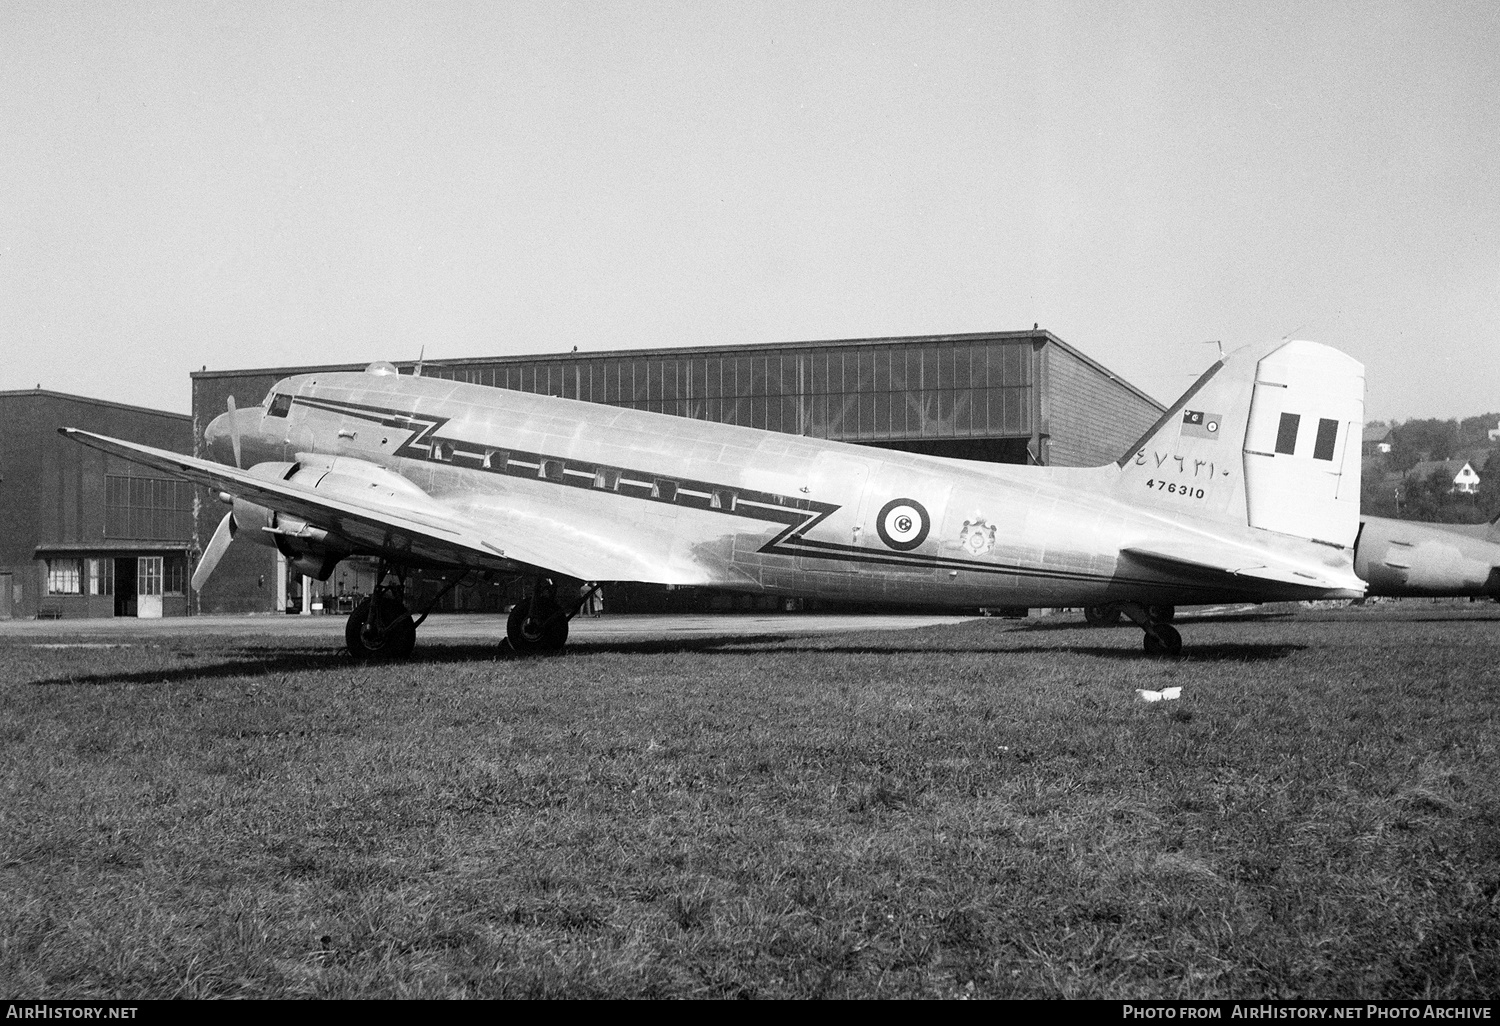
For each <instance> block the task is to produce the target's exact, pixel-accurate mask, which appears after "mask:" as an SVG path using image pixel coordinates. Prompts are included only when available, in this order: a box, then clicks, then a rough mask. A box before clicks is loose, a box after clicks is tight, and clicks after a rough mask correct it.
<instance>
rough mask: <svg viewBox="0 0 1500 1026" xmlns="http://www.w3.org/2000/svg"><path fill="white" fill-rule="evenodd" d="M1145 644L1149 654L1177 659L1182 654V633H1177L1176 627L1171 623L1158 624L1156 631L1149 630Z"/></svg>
mask: <svg viewBox="0 0 1500 1026" xmlns="http://www.w3.org/2000/svg"><path fill="white" fill-rule="evenodd" d="M1144 644H1145V648H1146V654H1147V655H1149V656H1163V655H1164V656H1171V657H1172V658H1174V659H1175V658H1177V657H1178V656H1180V655H1182V635H1181V634H1178V633H1177V628H1176V627H1172V626H1170V625H1169V624H1164V623H1161V624H1157V625H1156V629H1155V633H1152V632H1151V631H1147V632H1146V640H1145V643H1144Z"/></svg>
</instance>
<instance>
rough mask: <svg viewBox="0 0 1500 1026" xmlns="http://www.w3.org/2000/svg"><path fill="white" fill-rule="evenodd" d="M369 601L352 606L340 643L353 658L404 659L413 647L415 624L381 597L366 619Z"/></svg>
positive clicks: (391, 601) (403, 609) (401, 609)
mask: <svg viewBox="0 0 1500 1026" xmlns="http://www.w3.org/2000/svg"><path fill="white" fill-rule="evenodd" d="M371 601H372V600H371V599H365V600H364V601H363V602H361V603H360V604H359V605H357V606H355V607H354V612H352V613H350V614H349V619H348V621H347V622H346V623H345V624H344V644H346V645H348V646H349V654H350V655H352V656H353V657H354V658H356V659H405V658H406V657H407V656H409V655H411V651H412V649H413V648H415V647H416V644H417V625H416V624H415V623H413V622H412V618H411V614H410V613H408V612H407V611H406V607H405V606H403V605H402V604H401V603H399V602H397V601H396V600H395V599H389V598H382V599H380V600H379V605H377V606H376V607H375V615H374V616H373V617H371V616H370V603H371Z"/></svg>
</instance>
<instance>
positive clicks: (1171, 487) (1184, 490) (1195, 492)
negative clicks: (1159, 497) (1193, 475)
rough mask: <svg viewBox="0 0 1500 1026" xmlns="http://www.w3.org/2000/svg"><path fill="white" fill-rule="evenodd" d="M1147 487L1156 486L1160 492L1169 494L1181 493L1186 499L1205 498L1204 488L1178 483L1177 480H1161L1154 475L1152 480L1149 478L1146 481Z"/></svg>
mask: <svg viewBox="0 0 1500 1026" xmlns="http://www.w3.org/2000/svg"><path fill="white" fill-rule="evenodd" d="M1146 487H1147V488H1155V489H1156V490H1157V491H1159V492H1166V493H1167V494H1169V495H1180V496H1182V497H1183V498H1184V499H1201V498H1203V489H1202V488H1191V487H1189V486H1188V485H1180V484H1177V483H1176V482H1175V481H1166V480H1160V481H1159V480H1157V479H1156V478H1154V477H1153V478H1152V479H1151V480H1149V481H1147V482H1146Z"/></svg>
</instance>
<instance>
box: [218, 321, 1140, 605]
mask: <svg viewBox="0 0 1500 1026" xmlns="http://www.w3.org/2000/svg"><path fill="white" fill-rule="evenodd" d="M380 355H386V354H376V356H377V358H378V357H379V356H380ZM398 366H399V368H400V370H401V371H402V373H407V374H409V373H412V371H413V369H414V366H413V364H412V363H402V364H398ZM362 367H363V365H355V364H350V365H342V366H320V367H282V368H268V369H259V370H226V371H217V370H215V371H209V370H204V371H199V372H196V373H194V374H193V375H192V382H193V436H194V438H195V439H197V440H199V441H198V444H199V445H200V447H201V439H202V436H203V428H204V427H206V426H207V425H208V422H209V421H210V420H212V419H213V418H214V417H215V416H217V415H218V414H220V413H222V412H223V411H224V410H225V408H226V405H227V402H228V399H229V397H230V396H233V397H234V398H235V400H236V402H237V404H238V405H239V406H242V407H243V406H248V405H251V404H254V403H258V402H260V400H261V398H262V397H263V396H264V395H265V394H266V393H267V392H268V391H270V389H271V386H272V385H273V384H275V383H276V382H277V381H278V380H280V379H281V378H284V377H287V376H289V375H292V374H301V373H307V372H311V371H322V372H327V371H335V370H361V369H362ZM422 373H423V374H424V375H426V376H428V377H441V378H452V379H455V380H459V381H467V382H471V383H474V384H480V385H494V386H498V387H501V388H512V389H518V390H521V391H526V392H536V393H542V394H546V395H558V396H564V397H567V398H570V399H582V400H586V401H590V402H597V403H605V404H608V405H612V406H626V407H631V408H634V409H642V410H650V411H654V412H658V413H667V414H673V415H675V416H679V417H688V418H693V419H698V420H713V421H720V422H723V423H729V424H739V425H742V426H747V427H757V428H765V429H768V430H771V431H786V432H790V433H793V434H800V435H808V436H810V437H814V438H828V439H833V440H836V441H841V442H853V443H858V444H867V445H875V446H881V447H884V448H890V449H904V450H908V451H913V452H922V453H928V454H932V455H939V456H951V457H958V458H962V459H974V460H988V461H992V462H998V463H1027V462H1032V463H1039V464H1054V465H1057V466H1069V467H1077V466H1091V465H1098V464H1103V463H1107V462H1109V461H1111V460H1114V459H1117V458H1118V457H1119V456H1120V454H1121V452H1122V451H1123V450H1124V448H1125V446H1127V445H1129V444H1130V443H1131V442H1132V441H1134V440H1135V439H1136V438H1138V437H1140V435H1142V434H1143V433H1144V432H1145V431H1146V429H1147V428H1149V427H1150V426H1151V425H1152V424H1153V423H1154V422H1155V421H1156V419H1157V418H1158V417H1159V416H1161V413H1162V410H1163V407H1162V406H1161V404H1160V403H1158V402H1156V401H1155V400H1154V399H1152V398H1151V397H1150V396H1148V395H1146V394H1145V393H1144V392H1142V391H1141V390H1140V389H1138V388H1136V387H1134V386H1133V385H1130V384H1129V383H1127V382H1125V381H1123V380H1121V379H1120V378H1119V377H1117V376H1116V375H1115V374H1113V373H1111V372H1110V371H1109V370H1107V369H1106V368H1105V367H1103V366H1102V365H1100V364H1099V363H1098V362H1097V361H1095V360H1093V359H1090V358H1089V357H1088V356H1085V355H1084V354H1083V353H1081V352H1079V351H1078V350H1077V349H1074V348H1073V347H1072V346H1069V345H1068V344H1067V343H1065V342H1063V341H1062V340H1061V339H1060V338H1058V337H1057V336H1055V335H1053V334H1052V333H1051V332H1049V331H1044V330H1032V331H1019V332H986V333H980V334H964V335H925V336H910V337H901V338H877V339H855V340H840V341H828V342H792V343H781V344H774V345H755V346H715V347H703V348H682V349H676V348H674V349H654V350H631V351H623V352H603V353H578V352H573V353H560V354H544V355H534V356H511V357H481V358H475V359H464V360H432V361H428V362H426V363H425V364H424V365H423V367H422ZM200 454H201V453H200ZM223 514H224V508H223V507H222V506H220V505H219V504H218V503H214V502H203V503H201V505H200V511H199V513H198V516H197V520H196V540H197V541H198V542H199V543H206V542H207V541H208V539H209V537H210V536H211V535H212V534H213V531H214V528H215V527H216V526H217V523H218V521H219V519H220V518H222V516H223ZM372 577H373V575H372V573H371V571H370V570H369V569H368V568H361V567H360V566H359V564H358V563H357V562H355V561H347V562H345V563H344V564H341V565H340V568H339V570H338V571H337V572H336V573H335V576H334V577H333V579H331V580H330V581H327V582H324V583H322V584H319V583H318V582H310V581H308V582H304V581H302V580H299V579H297V578H296V577H295V575H293V576H292V578H291V579H289V578H288V576H287V572H286V565H285V561H284V560H283V559H281V557H280V556H279V555H278V554H277V553H276V552H275V551H274V550H272V549H269V548H263V547H259V546H249V545H236V546H231V548H230V549H229V551H228V553H227V554H226V555H225V557H224V560H223V561H222V562H221V563H220V564H219V568H218V569H217V570H216V571H215V573H214V576H213V578H212V579H210V580H209V582H208V583H207V585H206V586H205V588H204V591H203V594H202V595H201V596H199V602H200V605H201V610H202V611H203V612H206V613H207V612H254V611H271V610H276V609H288V608H297V607H299V606H303V607H308V608H310V607H313V606H317V607H321V608H324V609H327V610H329V611H343V610H346V609H352V608H353V604H354V602H355V601H356V600H357V599H358V598H359V597H361V596H362V595H365V594H368V592H369V589H370V587H371V585H372ZM304 585H305V586H306V587H307V588H310V589H312V592H311V594H309V593H308V592H307V591H304V590H303V589H304ZM687 590H688V591H697V590H698V589H687ZM513 600H514V596H507V595H506V594H504V593H497V591H496V590H495V589H493V588H488V589H487V588H483V587H476V588H469V589H462V588H461V589H457V590H455V591H454V592H452V593H451V595H450V597H449V598H448V599H445V604H444V606H442V607H440V608H446V609H458V610H486V611H491V610H493V611H498V610H499V609H500V608H502V607H503V605H504V604H505V602H507V601H513ZM756 600H757V597H752V596H729V595H723V594H718V595H696V596H693V595H683V594H677V595H672V596H665V595H664V594H663V592H662V590H661V589H655V590H651V589H646V588H644V587H643V586H634V587H631V588H624V589H620V588H617V589H613V590H611V592H610V595H609V597H608V598H607V599H606V602H607V604H608V605H609V606H610V607H612V608H614V609H621V608H631V609H642V608H655V609H660V608H688V607H695V608H704V607H710V608H731V607H733V608H740V607H744V606H746V604H751V603H754V602H755V601H756ZM767 601H771V600H770V599H767Z"/></svg>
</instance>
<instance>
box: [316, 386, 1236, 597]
mask: <svg viewBox="0 0 1500 1026" xmlns="http://www.w3.org/2000/svg"><path fill="white" fill-rule="evenodd" d="M292 402H293V404H294V405H299V406H307V407H310V408H312V409H316V410H322V411H324V412H327V413H336V414H340V415H342V416H345V417H354V418H357V419H360V420H365V421H369V422H371V423H373V424H379V425H380V426H381V427H386V428H393V429H396V430H404V431H410V432H412V434H411V436H410V437H409V438H408V439H407V440H406V441H405V442H402V443H401V444H400V445H398V446H397V447H396V450H395V453H394V455H396V456H402V457H405V458H407V459H416V460H424V461H430V462H439V463H443V464H445V465H448V466H452V467H454V468H455V469H460V470H464V471H468V472H470V473H480V474H498V475H502V476H506V477H518V478H524V479H526V480H529V481H540V482H545V483H548V484H554V485H557V486H559V487H564V488H581V489H588V490H591V491H593V490H598V491H606V492H608V493H610V494H615V495H622V496H625V497H627V498H632V499H637V500H642V501H648V502H659V503H664V504H666V505H669V506H676V507H679V508H680V507H688V508H691V509H700V510H705V511H709V512H713V513H720V514H724V515H726V516H733V517H743V518H746V519H750V520H759V521H762V522H765V523H773V524H781V525H783V527H784V529H783V530H782V531H781V532H779V533H778V534H777V535H776V536H775V537H774V538H772V539H771V540H770V541H768V542H766V543H765V544H764V545H762V546H761V547H760V549H759V550H758V551H759V552H761V553H763V554H766V555H777V556H801V557H803V558H812V559H827V560H836V561H840V562H853V563H864V564H870V565H879V566H890V567H901V568H905V569H910V570H960V571H964V572H967V573H978V574H986V575H999V576H1006V577H1028V578H1034V579H1039V580H1053V581H1090V582H1096V583H1099V582H1114V583H1117V584H1142V585H1151V584H1160V583H1162V582H1161V581H1160V579H1158V578H1136V577H1121V576H1118V575H1111V574H1101V573H1089V572H1087V571H1081V570H1067V569H1062V568H1054V567H1039V566H1026V565H1023V564H1020V563H1001V562H980V561H979V560H975V559H963V558H958V557H953V556H939V555H933V554H924V553H921V552H900V551H896V550H890V551H886V550H880V549H869V548H862V547H859V546H855V545H845V544H840V543H837V542H827V541H819V540H817V539H812V538H807V537H805V535H806V534H807V532H809V531H811V530H812V529H813V528H814V527H816V526H817V525H818V524H820V523H822V522H823V521H824V520H826V519H827V518H828V517H830V516H832V515H833V514H834V513H836V512H837V511H838V510H840V509H842V508H843V507H842V506H841V505H839V504H838V503H831V502H822V501H819V500H816V499H803V498H797V497H794V496H785V495H776V494H773V493H771V492H758V491H750V490H746V489H743V488H739V487H737V486H733V485H723V484H716V483H714V482H710V481H691V480H684V479H683V478H680V477H675V476H672V475H667V474H655V473H652V472H649V471H644V470H633V469H630V468H626V467H615V466H611V465H607V464H600V463H593V462H588V461H580V460H570V459H567V458H565V457H561V456H552V455H548V454H546V453H538V452H529V451H526V450H522V449H509V448H505V447H501V446H484V445H479V444H478V443H475V442H470V441H466V440H464V439H461V438H450V437H447V436H443V435H439V434H438V431H439V430H440V429H441V428H442V427H443V426H445V425H446V424H447V423H448V421H449V420H450V419H451V418H448V417H436V416H432V415H429V414H421V413H406V412H403V411H400V410H392V409H388V408H385V407H379V406H368V405H365V404H362V403H351V402H345V401H343V400H338V399H326V398H322V397H318V396H301V395H298V396H293V397H292ZM460 460H462V462H461V463H460V462H459V461H460ZM611 478H613V480H614V482H615V487H614V488H602V487H597V484H598V482H599V481H601V480H606V481H608V480H610V479H611ZM665 483H670V485H671V486H672V487H670V488H663V487H661V485H662V484H665ZM1174 586H1178V587H1185V588H1190V589H1198V590H1201V591H1204V592H1206V593H1207V592H1213V593H1217V592H1221V591H1222V590H1223V588H1222V586H1211V585H1207V584H1203V585H1199V584H1195V583H1191V582H1183V583H1180V584H1177V585H1174Z"/></svg>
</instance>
